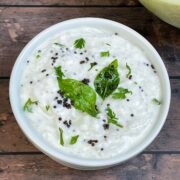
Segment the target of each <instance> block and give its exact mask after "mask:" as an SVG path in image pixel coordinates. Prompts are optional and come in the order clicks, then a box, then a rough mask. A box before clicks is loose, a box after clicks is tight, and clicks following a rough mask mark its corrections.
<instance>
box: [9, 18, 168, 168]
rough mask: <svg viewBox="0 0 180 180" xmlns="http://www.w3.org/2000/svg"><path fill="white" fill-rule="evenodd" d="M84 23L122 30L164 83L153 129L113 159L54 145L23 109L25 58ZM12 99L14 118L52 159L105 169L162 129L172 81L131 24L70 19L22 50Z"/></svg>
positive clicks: (138, 149)
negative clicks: (78, 154)
mask: <svg viewBox="0 0 180 180" xmlns="http://www.w3.org/2000/svg"><path fill="white" fill-rule="evenodd" d="M81 26H90V27H96V28H99V27H101V28H105V29H109V30H112V31H114V32H117V33H119V34H120V35H121V36H122V37H123V38H125V39H128V40H129V41H131V42H132V43H134V44H136V45H137V46H139V47H140V48H141V49H143V50H144V51H145V53H146V55H147V57H148V58H149V60H150V61H151V62H152V64H154V66H155V68H156V69H157V71H158V73H159V76H160V80H161V84H162V90H163V92H162V97H163V103H162V105H161V113H160V115H159V118H158V119H157V122H156V123H155V124H154V126H153V128H152V130H151V131H150V133H149V134H148V135H147V136H146V137H144V140H143V141H142V142H141V143H140V144H138V145H137V146H136V147H134V148H133V149H130V150H129V151H127V152H126V153H124V154H121V155H117V156H115V157H113V158H109V159H93V160H90V159H84V158H80V157H76V156H74V155H71V154H66V153H64V152H62V151H60V150H58V149H57V148H55V147H53V146H52V145H50V144H48V143H46V142H45V141H44V139H43V138H42V137H41V135H40V134H38V133H36V131H35V130H34V129H33V128H32V126H31V125H30V123H29V122H28V120H27V119H26V117H25V114H24V112H23V109H22V105H21V102H20V101H21V100H20V95H19V87H20V79H21V76H22V71H23V69H24V67H25V66H26V61H27V59H28V57H29V56H30V54H31V52H33V51H34V50H35V49H36V47H37V46H39V45H40V44H41V43H42V42H43V41H45V40H46V39H48V38H49V37H51V36H54V35H55V34H57V33H59V32H61V31H65V30H67V29H71V28H75V27H81ZM9 95H10V102H11V106H12V110H13V113H14V115H15V118H16V120H17V122H18V124H19V126H20V128H21V129H22V131H23V132H24V134H25V135H26V136H27V138H28V139H29V140H30V141H31V142H32V143H33V144H34V145H35V146H36V147H37V148H38V149H39V150H40V151H42V152H43V153H45V154H46V155H48V156H49V157H50V158H52V159H54V160H55V161H57V162H59V163H61V164H64V165H66V166H69V167H72V168H76V169H89V170H92V169H102V168H106V167H110V166H113V165H116V164H120V163H122V162H124V161H126V160H128V159H130V158H132V157H134V156H135V155H137V154H139V153H140V152H141V151H143V150H144V149H145V148H146V147H147V146H148V145H149V144H150V143H151V142H152V141H153V140H154V139H155V137H156V136H157V135H158V133H159V131H160V130H161V128H162V126H163V124H164V122H165V120H166V116H167V113H168V110H169V104H170V83H169V78H168V74H167V71H166V68H165V66H164V64H163V61H162V59H161V58H160V56H159V54H158V53H157V51H156V50H155V49H154V48H153V46H152V45H151V44H150V43H149V42H148V41H147V40H146V39H145V38H143V37H142V36H141V35H140V34H138V33H137V32H135V31H134V30H132V29H130V28H129V27H127V26H125V25H122V24H120V23H117V22H114V21H110V20H106V19H100V18H79V19H72V20H68V21H64V22H61V23H58V24H56V25H54V26H51V27H50V28H48V29H46V30H44V31H42V32H41V33H40V34H38V35H37V36H36V37H35V38H33V39H32V40H31V41H30V42H29V43H28V44H27V45H26V47H25V48H24V49H23V50H22V52H21V53H20V55H19V57H18V58H17V60H16V63H15V65H14V67H13V70H12V74H11V79H10V90H9Z"/></svg>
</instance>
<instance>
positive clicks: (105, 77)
mask: <svg viewBox="0 0 180 180" xmlns="http://www.w3.org/2000/svg"><path fill="white" fill-rule="evenodd" d="M117 68H118V60H117V59H115V60H114V61H112V62H111V63H110V64H109V65H108V66H107V67H105V68H103V69H102V70H101V71H100V72H99V73H98V74H97V76H96V78H95V80H94V87H95V90H96V92H97V93H98V94H99V96H101V98H102V99H103V100H104V99H105V98H106V97H108V96H109V95H110V94H112V93H113V91H114V90H115V89H116V88H117V87H118V84H119V82H120V78H119V73H118V70H117Z"/></svg>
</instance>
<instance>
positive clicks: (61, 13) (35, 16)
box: [0, 0, 180, 180]
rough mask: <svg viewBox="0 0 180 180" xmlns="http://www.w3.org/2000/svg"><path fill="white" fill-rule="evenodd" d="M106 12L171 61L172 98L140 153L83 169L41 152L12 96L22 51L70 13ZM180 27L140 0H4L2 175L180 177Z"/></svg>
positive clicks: (0, 21) (4, 178) (0, 23)
mask: <svg viewBox="0 0 180 180" xmlns="http://www.w3.org/2000/svg"><path fill="white" fill-rule="evenodd" d="M77 17H102V18H107V19H111V20H115V21H117V22H121V23H123V24H125V25H127V26H129V27H131V28H133V29H135V30H136V31H137V32H139V33H140V34H142V35H143V36H144V37H145V38H147V39H148V40H149V41H150V42H151V43H152V44H153V45H154V46H155V47H156V49H157V50H158V52H159V53H160V55H161V57H162V58H163V61H164V63H165V65H166V67H167V70H168V73H169V76H170V82H171V88H172V100H171V107H170V111H169V115H168V117H167V121H166V123H165V126H164V127H163V129H162V131H161V132H160V134H159V135H158V137H157V138H156V139H155V140H154V141H153V143H152V144H151V145H150V146H149V147H148V148H147V149H146V150H145V151H144V152H143V153H141V154H140V155H138V156H137V157H135V158H133V159H131V160H129V161H128V162H126V163H124V164H122V165H118V166H115V167H112V168H109V169H105V170H98V171H79V170H73V169H70V168H67V167H65V166H62V165H60V164H58V163H56V162H54V161H53V160H51V159H50V158H48V157H47V156H45V155H44V154H42V153H41V152H39V151H38V150H37V149H36V148H35V147H34V146H33V145H32V144H31V143H30V142H29V141H28V140H27V139H26V137H25V136H24V135H23V133H22V132H21V130H20V129H19V127H18V125H17V123H16V121H15V118H14V116H13V114H12V110H11V107H10V104H9V98H8V86H9V77H10V73H11V70H12V66H13V64H14V62H15V60H16V57H17V55H18V54H19V53H20V51H21V49H22V48H23V47H24V46H25V44H26V43H27V42H28V41H29V40H30V39H31V38H32V37H34V36H35V35H36V34H37V33H39V32H40V31H42V30H43V29H45V28H47V27H49V26H51V25H53V24H55V23H58V22H61V21H63V20H66V19H70V18H77ZM179 108H180V30H179V29H176V28H174V27H172V26H170V25H168V24H166V23H164V22H162V21H161V20H159V19H158V18H156V17H155V16H154V15H152V14H151V13H150V12H148V11H147V10H146V9H145V8H144V7H142V6H141V5H140V4H139V3H138V2H137V1H136V0H0V180H9V179H10V180H11V179H12V180H21V179H25V180H31V179H33V180H34V179H38V180H41V179H43V180H46V179H65V180H66V179H67V180H69V179H73V180H74V179H77V180H79V179H85V178H89V179H98V180H106V179H110V180H114V179H120V180H121V179H122V180H125V179H127V180H131V179H132V180H140V179H142V180H144V179H145V180H146V179H147V180H150V179H157V180H171V179H172V180H179V179H180V110H179Z"/></svg>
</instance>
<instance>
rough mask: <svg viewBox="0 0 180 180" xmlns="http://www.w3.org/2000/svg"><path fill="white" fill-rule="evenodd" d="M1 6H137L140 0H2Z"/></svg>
mask: <svg viewBox="0 0 180 180" xmlns="http://www.w3.org/2000/svg"><path fill="white" fill-rule="evenodd" d="M0 5H41V6H43V5H51V6H137V5H139V2H138V0H113V1H112V0H68V1H67V0H38V1H37V0H1V1H0Z"/></svg>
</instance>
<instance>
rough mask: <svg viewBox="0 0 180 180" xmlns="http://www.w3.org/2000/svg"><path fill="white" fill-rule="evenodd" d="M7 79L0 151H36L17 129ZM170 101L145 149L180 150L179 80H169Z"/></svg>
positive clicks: (0, 99)
mask: <svg viewBox="0 0 180 180" xmlns="http://www.w3.org/2000/svg"><path fill="white" fill-rule="evenodd" d="M8 83H9V81H8V80H0V89H1V94H0V107H1V108H0V142H1V143H0V152H32V151H38V150H37V149H36V148H34V147H33V146H32V145H31V143H29V142H28V140H27V139H26V138H25V136H24V135H23V133H22V132H21V130H20V129H19V127H18V125H17V123H16V121H15V118H14V116H13V114H12V111H11V107H10V104H9V102H8ZM171 87H172V101H171V102H172V103H171V108H170V112H169V115H168V118H167V121H166V123H165V126H164V127H163V129H162V131H161V132H160V134H159V135H158V137H157V138H156V139H155V141H154V142H153V143H152V144H151V145H150V146H149V147H148V148H147V149H146V150H147V151H157V152H158V151H169V152H170V151H178V150H180V141H179V139H180V133H179V132H180V111H179V107H180V81H179V80H174V79H173V80H171Z"/></svg>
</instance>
